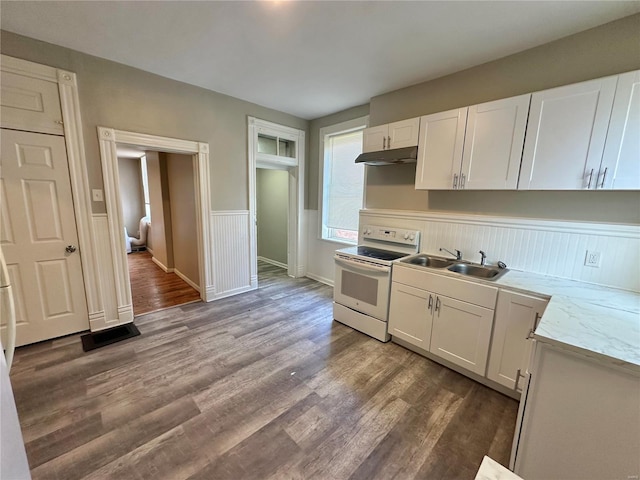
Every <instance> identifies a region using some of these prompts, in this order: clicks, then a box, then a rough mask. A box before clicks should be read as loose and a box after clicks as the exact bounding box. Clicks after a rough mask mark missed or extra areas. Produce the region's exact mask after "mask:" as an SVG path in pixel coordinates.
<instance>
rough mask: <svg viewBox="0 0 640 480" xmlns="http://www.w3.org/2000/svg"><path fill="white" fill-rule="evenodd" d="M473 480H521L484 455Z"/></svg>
mask: <svg viewBox="0 0 640 480" xmlns="http://www.w3.org/2000/svg"><path fill="white" fill-rule="evenodd" d="M475 480H522V477H519V476H518V475H516V474H515V473H513V472H512V471H511V470H509V469H508V468H506V467H503V466H502V465H500V464H499V463H498V462H496V461H495V460H494V459H492V458H491V457H487V456H486V455H485V456H484V458H483V459H482V463H481V464H480V468H479V469H478V473H477V474H476V477H475Z"/></svg>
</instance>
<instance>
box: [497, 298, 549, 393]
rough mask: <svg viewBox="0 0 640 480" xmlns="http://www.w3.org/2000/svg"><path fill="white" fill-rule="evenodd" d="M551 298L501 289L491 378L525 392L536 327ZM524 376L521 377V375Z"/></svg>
mask: <svg viewBox="0 0 640 480" xmlns="http://www.w3.org/2000/svg"><path fill="white" fill-rule="evenodd" d="M547 303H548V300H544V299H541V298H537V297H532V296H529V295H523V294H520V293H514V292H510V291H508V290H500V292H499V293H498V304H497V306H496V317H495V323H494V327H493V337H492V342H491V353H490V356H489V366H488V368H487V378H489V379H490V380H493V381H495V382H498V383H499V384H501V385H504V386H505V387H507V388H511V389H516V390H518V391H522V388H523V386H524V376H525V373H526V371H527V369H528V367H529V358H530V356H531V346H532V342H533V340H531V339H528V337H529V333H530V332H531V331H533V330H535V328H536V326H537V322H538V321H539V319H540V317H541V316H542V313H543V312H544V309H545V308H546V306H547ZM518 377H520V378H518Z"/></svg>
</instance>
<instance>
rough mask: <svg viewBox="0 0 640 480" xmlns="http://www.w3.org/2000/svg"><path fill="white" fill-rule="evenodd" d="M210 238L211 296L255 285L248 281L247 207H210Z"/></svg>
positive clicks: (252, 287) (232, 292) (233, 293)
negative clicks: (237, 208)
mask: <svg viewBox="0 0 640 480" xmlns="http://www.w3.org/2000/svg"><path fill="white" fill-rule="evenodd" d="M211 240H212V242H211V249H212V250H211V258H212V259H213V278H214V293H213V297H212V298H213V299H214V300H215V299H218V298H224V297H229V296H231V295H236V294H238V293H242V292H246V291H249V290H253V289H255V288H256V287H255V286H253V285H254V282H252V281H251V266H250V258H251V256H250V252H249V211H248V210H224V211H222V210H219V211H212V212H211ZM255 285H257V279H256V282H255Z"/></svg>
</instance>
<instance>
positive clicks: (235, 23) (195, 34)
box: [1, 0, 640, 119]
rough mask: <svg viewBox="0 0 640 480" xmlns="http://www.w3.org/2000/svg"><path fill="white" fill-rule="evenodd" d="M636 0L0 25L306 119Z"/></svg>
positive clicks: (303, 7) (84, 15)
mask: <svg viewBox="0 0 640 480" xmlns="http://www.w3.org/2000/svg"><path fill="white" fill-rule="evenodd" d="M637 12H640V1H633V2H629V1H627V2H620V1H577V2H574V1H551V2H542V1H533V2H529V1H498V2H488V1H471V2H467V1H411V2H410V1H356V2H351V1H348V2H347V1H299V2H293V1H262V2H250V1H244V2H243V1H231V2H220V1H216V2H212V1H208V2H187V1H165V2H144V1H120V2H111V1H108V2H103V1H89V2H75V1H64V2H59V1H46V2H32V1H17V2H14V1H7V0H2V11H1V26H2V29H4V30H8V31H11V32H15V33H19V34H21V35H26V36H28V37H33V38H36V39H39V40H44V41H46V42H50V43H54V44H58V45H62V46H65V47H68V48H72V49H74V50H79V51H81V52H85V53H88V54H91V55H96V56H98V57H102V58H106V59H109V60H114V61H116V62H120V63H124V64H126V65H131V66H134V67H137V68H140V69H142V70H147V71H149V72H153V73H156V74H158V75H162V76H164V77H169V78H172V79H175V80H180V81H182V82H186V83H190V84H193V85H197V86H200V87H204V88H207V89H210V90H214V91H217V92H221V93H225V94H227V95H231V96H233V97H237V98H242V99H244V100H248V101H250V102H254V103H257V104H260V105H264V106H266V107H270V108H274V109H277V110H281V111H283V112H288V113H291V114H293V115H296V116H299V117H302V118H305V119H313V118H317V117H320V116H323V115H326V114H329V113H333V112H336V111H339V110H343V109H345V108H348V107H351V106H355V105H361V104H363V103H367V102H368V101H369V99H370V98H371V97H373V96H376V95H379V94H382V93H385V92H389V91H392V90H396V89H398V88H402V87H405V86H409V85H413V84H416V83H420V82H423V81H426V80H430V79H433V78H437V77H440V76H443V75H446V74H449V73H453V72H456V71H459V70H463V69H465V68H469V67H472V66H474V65H479V64H482V63H485V62H488V61H491V60H494V59H497V58H500V57H504V56H506V55H509V54H512V53H516V52H519V51H522V50H525V49H527V48H531V47H534V46H536V45H541V44H543V43H547V42H550V41H552V40H555V39H558V38H561V37H564V36H567V35H571V34H573V33H576V32H579V31H582V30H586V29H588V28H591V27H594V26H597V25H601V24H604V23H607V22H610V21H613V20H615V19H618V18H622V17H625V16H628V15H631V14H634V13H637Z"/></svg>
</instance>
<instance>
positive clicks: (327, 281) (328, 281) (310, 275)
mask: <svg viewBox="0 0 640 480" xmlns="http://www.w3.org/2000/svg"><path fill="white" fill-rule="evenodd" d="M305 276H306V277H307V278H310V279H311V280H315V281H316V282H320V283H324V284H325V285H329V286H330V287H333V280H331V279H329V278H325V277H321V276H320V275H314V274H313V273H309V272H307V274H306V275H305Z"/></svg>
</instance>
